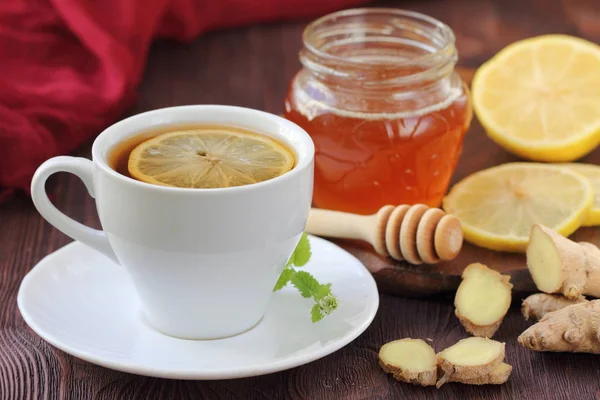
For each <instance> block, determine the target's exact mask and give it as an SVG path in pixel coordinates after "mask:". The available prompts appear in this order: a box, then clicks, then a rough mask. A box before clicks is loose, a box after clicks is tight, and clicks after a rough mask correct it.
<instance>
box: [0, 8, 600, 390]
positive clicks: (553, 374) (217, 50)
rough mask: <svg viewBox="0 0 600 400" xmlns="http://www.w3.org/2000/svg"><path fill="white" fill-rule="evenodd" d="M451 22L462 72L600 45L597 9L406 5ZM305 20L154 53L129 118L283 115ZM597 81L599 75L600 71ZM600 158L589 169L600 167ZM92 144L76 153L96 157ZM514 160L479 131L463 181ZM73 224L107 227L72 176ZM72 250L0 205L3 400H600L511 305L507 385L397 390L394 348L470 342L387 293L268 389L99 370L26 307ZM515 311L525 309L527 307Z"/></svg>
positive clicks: (62, 199) (419, 305)
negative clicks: (162, 111)
mask: <svg viewBox="0 0 600 400" xmlns="http://www.w3.org/2000/svg"><path fill="white" fill-rule="evenodd" d="M388 5H392V6H394V7H400V8H406V9H411V10H417V11H421V12H424V13H426V14H429V15H432V16H434V17H436V18H439V19H441V20H443V21H444V22H446V23H448V24H449V25H450V26H451V27H452V28H453V29H454V31H455V33H456V36H457V46H458V50H459V53H460V56H461V60H460V65H461V68H462V72H463V73H464V74H465V76H468V75H469V74H470V73H471V72H472V70H473V69H474V68H476V67H477V66H479V65H480V64H481V63H482V62H484V61H485V60H487V59H488V58H489V57H491V56H492V55H493V54H494V53H495V52H497V51H498V50H500V49H501V48H502V47H503V46H505V45H507V44H509V43H510V42H512V41H515V40H518V39H522V38H525V37H529V36H534V35H538V34H544V33H567V34H574V35H578V36H582V37H585V38H588V39H590V40H593V41H595V42H597V43H600V0H587V1H583V0H581V1H576V0H563V1H560V0H538V1H533V0H504V1H502V0H497V1H492V0H420V1H395V2H393V3H388ZM307 22H308V21H295V22H286V23H281V24H268V25H261V26H252V27H246V28H239V29H232V30H227V31H222V32H215V33H211V34H207V35H204V36H203V37H201V38H199V39H197V40H196V41H194V42H193V43H191V44H178V43H173V42H166V41H164V42H159V43H156V44H155V45H154V46H153V48H152V51H151V53H150V58H149V62H148V68H147V71H146V74H145V76H144V80H143V83H142V85H141V87H140V88H139V101H138V103H137V106H136V108H135V109H134V110H132V113H137V112H141V111H145V110H149V109H154V108H158V107H164V106H174V105H182V104H194V103H222V104H233V105H240V106H246V107H252V108H257V109H262V110H267V111H270V112H273V113H279V112H281V110H282V101H283V97H284V95H285V92H286V89H287V84H288V82H289V80H290V78H291V77H292V76H293V74H294V73H295V72H296V71H297V69H298V68H299V64H298V61H297V51H298V49H299V48H300V46H301V39H300V36H301V31H302V29H303V27H304V26H305V24H306V23H307ZM599 73H600V71H599ZM599 151H600V150H597V151H596V152H594V153H593V154H592V155H590V156H589V157H588V158H587V159H586V160H587V161H592V162H593V161H596V163H597V162H598V161H599V160H600V152H599ZM89 152H90V146H89V144H88V145H86V146H84V147H83V148H82V149H81V150H80V151H79V152H78V153H77V155H81V156H85V157H89ZM513 160H515V158H514V157H513V156H511V155H509V154H507V153H506V152H505V151H504V150H502V149H501V148H499V147H498V146H496V145H494V144H493V143H492V142H491V141H490V140H488V139H487V138H486V137H485V135H484V134H483V131H482V129H481V127H480V125H479V124H478V123H477V121H475V122H474V123H473V126H472V129H471V130H470V132H469V134H468V139H467V143H466V148H465V151H464V153H463V156H462V158H461V162H460V165H459V169H458V171H457V173H456V176H455V181H456V180H458V179H461V178H463V177H464V176H466V175H467V174H468V173H470V172H472V171H474V170H475V169H479V168H483V167H488V166H491V165H494V164H497V163H500V162H507V161H513ZM51 191H52V193H53V195H54V198H55V202H56V203H57V205H58V206H59V207H60V208H61V209H62V210H65V211H66V212H67V213H68V214H69V215H71V216H73V217H74V218H76V219H78V220H80V221H82V222H84V223H86V224H89V225H91V226H95V227H99V223H98V219H97V216H96V212H95V206H94V202H93V201H92V199H91V198H90V197H88V196H87V195H86V192H85V189H84V187H83V185H82V184H81V183H80V182H79V181H78V180H77V179H76V178H75V177H73V176H69V175H66V174H65V175H59V176H57V178H56V179H55V180H54V182H53V185H52V186H51ZM69 241H70V239H69V238H67V237H66V236H64V235H63V234H61V233H60V232H58V231H57V230H56V229H53V228H52V227H51V226H50V225H49V224H47V223H46V222H44V220H42V218H41V217H40V216H39V215H38V213H37V212H36V211H35V209H34V207H33V205H32V203H31V201H30V200H29V199H28V198H27V197H25V196H22V195H16V196H13V197H12V198H10V199H8V201H6V202H4V203H2V204H0V400H9V399H10V400H21V399H35V400H37V399H58V398H61V399H284V398H285V399H288V398H289V399H317V400H319V399H400V398H408V399H430V398H440V399H600V356H593V355H585V354H579V355H575V354H538V353H534V352H531V351H528V350H525V349H523V348H520V347H519V346H518V345H517V343H516V337H517V336H518V335H519V334H520V333H521V332H522V331H523V330H524V329H525V328H526V327H527V326H529V323H528V322H526V321H524V319H523V318H522V317H521V315H520V314H519V311H518V306H519V302H518V301H515V302H514V303H513V306H514V307H513V309H511V311H510V313H509V314H508V316H507V318H506V319H505V321H504V323H503V325H502V327H501V328H500V330H499V332H498V334H497V337H495V338H496V339H498V340H501V341H505V342H506V344H507V347H506V349H507V354H506V361H507V362H508V363H510V364H512V365H513V366H514V371H513V374H512V376H511V378H510V380H509V382H508V383H507V384H505V385H502V386H481V387H478V386H466V385H460V384H447V385H445V386H444V387H442V388H441V389H440V390H436V389H434V388H421V387H416V386H412V385H409V384H405V383H399V382H396V381H394V380H392V379H391V378H389V377H388V376H386V375H385V374H384V373H383V372H382V371H381V370H380V368H379V367H378V365H377V352H378V350H379V347H380V346H381V345H382V344H383V343H385V342H386V341H389V340H393V339H396V338H400V337H413V338H431V339H433V340H434V346H435V348H436V350H441V349H443V348H444V347H446V346H449V345H451V344H453V343H455V342H456V341H458V340H459V339H461V338H463V337H466V334H465V332H464V331H463V329H462V328H461V326H460V325H459V323H458V321H457V319H456V317H455V316H454V314H453V306H452V299H451V297H436V298H421V299H414V298H407V297H402V296H398V295H388V294H382V295H381V305H380V309H379V312H378V313H377V316H376V318H375V320H374V322H373V324H372V325H371V326H370V327H369V328H368V329H367V331H366V332H365V333H364V334H362V335H361V336H360V337H359V338H357V339H356V340H355V341H354V342H352V343H351V344H349V345H347V346H346V347H344V348H343V349H341V350H339V351H338V352H336V353H334V354H332V355H330V356H328V357H325V358H323V359H321V360H318V361H315V362H313V363H310V364H308V365H305V366H302V367H299V368H295V369H292V370H288V371H284V372H280V373H276V374H271V375H266V376H262V377H257V378H248V379H239V380H232V381H176V380H166V379H155V378H147V377H141V376H136V375H131V374H126V373H121V372H116V371H112V370H109V369H106V368H102V367H98V366H95V365H92V364H89V363H87V362H84V361H80V360H78V359H76V358H74V357H71V356H69V355H67V354H65V353H63V352H61V351H59V350H57V349H55V348H53V347H51V346H50V345H48V344H47V343H46V342H44V341H42V340H41V339H40V338H39V337H38V336H37V335H35V334H34V333H33V332H32V331H31V330H30V329H29V328H28V327H27V326H26V325H25V322H24V321H23V319H22V318H21V315H20V314H19V311H18V309H17V304H16V294H17V290H18V287H19V284H20V282H21V279H22V278H23V276H24V275H25V274H26V273H27V271H29V270H30V269H31V268H32V266H33V265H35V263H36V262H37V261H39V260H40V259H41V258H42V257H44V256H45V255H47V254H49V253H51V252H53V251H54V250H56V249H58V248H60V247H61V246H63V245H65V244H66V243H68V242H69ZM517 300H518V299H517Z"/></svg>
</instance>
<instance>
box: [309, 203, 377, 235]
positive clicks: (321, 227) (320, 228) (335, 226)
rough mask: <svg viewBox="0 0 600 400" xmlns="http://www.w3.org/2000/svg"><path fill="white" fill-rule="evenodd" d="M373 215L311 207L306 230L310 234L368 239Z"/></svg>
mask: <svg viewBox="0 0 600 400" xmlns="http://www.w3.org/2000/svg"><path fill="white" fill-rule="evenodd" d="M372 219H373V216H370V215H367V216H365V215H358V214H350V213H345V212H341V211H331V210H323V209H320V208H311V209H310V213H309V215H308V222H307V224H306V232H307V233H310V234H312V235H317V236H325V237H334V238H340V239H360V240H369V228H370V226H371V220H372Z"/></svg>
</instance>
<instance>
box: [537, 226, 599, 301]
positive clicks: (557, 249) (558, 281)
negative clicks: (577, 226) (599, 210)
mask: <svg viewBox="0 0 600 400" xmlns="http://www.w3.org/2000/svg"><path fill="white" fill-rule="evenodd" d="M526 253H527V267H528V268H529V272H530V273H531V277H532V278H533V281H534V282H535V285H536V286H537V288H538V289H539V290H540V291H542V292H544V293H561V294H562V295H564V296H565V297H566V298H568V299H571V300H575V299H578V298H579V297H580V296H582V295H589V296H593V297H600V249H598V248H597V247H596V246H594V245H593V244H591V243H587V242H580V243H576V242H573V241H572V240H570V239H568V238H566V237H564V236H562V235H560V234H559V233H557V232H556V231H554V230H552V229H549V228H547V227H545V226H543V225H539V224H537V225H534V226H533V227H532V229H531V233H530V236H529V243H528V245H527V251H526Z"/></svg>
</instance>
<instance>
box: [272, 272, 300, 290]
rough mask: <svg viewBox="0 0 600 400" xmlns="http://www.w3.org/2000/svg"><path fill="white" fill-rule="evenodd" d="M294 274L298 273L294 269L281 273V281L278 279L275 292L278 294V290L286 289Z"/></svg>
mask: <svg viewBox="0 0 600 400" xmlns="http://www.w3.org/2000/svg"><path fill="white" fill-rule="evenodd" d="M294 273H296V271H294V270H293V269H291V268H285V269H284V270H283V271H282V272H281V275H279V279H277V283H275V287H274V288H273V291H274V292H276V291H278V290H281V289H283V288H284V287H285V285H287V284H288V282H289V281H290V279H292V276H293V275H294Z"/></svg>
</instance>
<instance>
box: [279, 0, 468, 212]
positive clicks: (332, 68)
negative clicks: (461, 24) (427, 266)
mask: <svg viewBox="0 0 600 400" xmlns="http://www.w3.org/2000/svg"><path fill="white" fill-rule="evenodd" d="M303 41H304V48H303V49H302V50H301V52H300V60H301V62H302V64H303V68H302V69H301V70H300V71H299V72H298V73H297V74H296V76H295V77H294V79H293V80H292V82H291V84H290V88H289V92H288V95H287V97H286V100H285V114H284V115H285V116H286V118H288V119H290V120H291V121H293V122H295V123H296V124H298V125H300V126H301V127H302V128H304V129H305V130H306V131H307V132H308V133H309V134H310V135H311V137H312V139H313V141H314V143H315V147H316V153H315V181H314V192H313V193H314V195H313V204H314V205H315V206H316V207H319V208H326V209H332V210H340V211H347V212H353V213H359V214H370V213H373V212H376V211H377V210H378V209H379V208H381V207H382V206H384V205H386V204H392V205H398V204H416V203H424V204H427V205H429V206H433V207H437V206H439V205H440V203H441V200H442V198H443V196H444V195H445V193H446V191H447V189H448V185H449V182H450V179H451V177H452V174H453V172H454V170H455V168H456V164H457V162H458V159H459V156H460V154H461V150H462V143H463V139H464V136H465V133H466V131H467V129H468V128H469V125H470V122H471V118H472V109H471V104H470V102H469V94H468V89H467V87H466V85H465V84H464V82H463V81H462V80H461V78H460V77H459V75H458V74H457V73H456V71H455V69H454V67H455V65H456V62H457V52H456V48H455V46H454V35H453V33H452V30H451V29H450V28H449V27H448V26H447V25H445V24H443V23H441V22H439V21H437V20H435V19H433V18H430V17H428V16H425V15H422V14H418V13H413V12H407V11H402V10H392V9H381V8H375V9H354V10H346V11H341V12H336V13H333V14H330V15H327V16H325V17H323V18H321V19H318V20H316V21H315V22H313V23H312V24H310V25H309V26H308V27H307V28H306V29H305V31H304V35H303Z"/></svg>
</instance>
